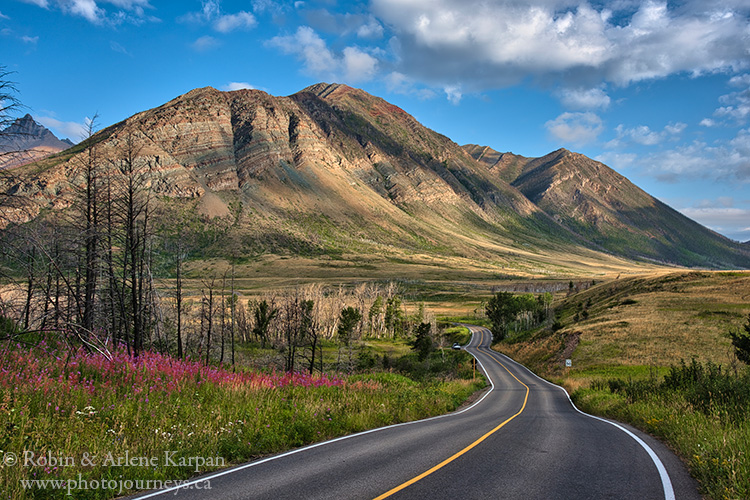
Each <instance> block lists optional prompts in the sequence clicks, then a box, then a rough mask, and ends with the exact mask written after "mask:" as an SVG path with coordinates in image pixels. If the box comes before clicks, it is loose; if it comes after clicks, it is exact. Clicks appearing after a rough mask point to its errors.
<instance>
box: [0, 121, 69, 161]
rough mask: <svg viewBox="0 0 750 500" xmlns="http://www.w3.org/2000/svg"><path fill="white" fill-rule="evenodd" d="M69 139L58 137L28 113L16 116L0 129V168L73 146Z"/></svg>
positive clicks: (38, 158)
mask: <svg viewBox="0 0 750 500" xmlns="http://www.w3.org/2000/svg"><path fill="white" fill-rule="evenodd" d="M73 145H74V144H73V142H72V141H70V140H69V139H67V138H66V139H62V140H61V139H58V138H57V136H55V134H53V133H52V131H50V130H49V129H48V128H46V127H44V126H43V125H40V124H39V123H37V122H36V120H34V118H33V117H32V116H31V115H30V114H28V113H27V114H26V115H24V116H23V117H21V118H17V119H16V120H14V121H13V123H11V124H10V125H8V126H7V127H6V128H4V129H3V130H0V154H1V155H2V165H0V168H13V167H16V166H19V165H23V164H26V163H31V162H34V161H38V160H40V159H42V158H45V157H47V156H49V155H52V154H55V153H59V152H61V151H64V150H66V149H68V148H69V147H71V146H73Z"/></svg>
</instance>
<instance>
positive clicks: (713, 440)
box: [572, 360, 750, 500]
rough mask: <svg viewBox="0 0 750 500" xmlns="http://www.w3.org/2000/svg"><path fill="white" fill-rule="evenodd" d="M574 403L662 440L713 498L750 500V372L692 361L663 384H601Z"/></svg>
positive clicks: (582, 391)
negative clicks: (678, 456) (629, 424)
mask: <svg viewBox="0 0 750 500" xmlns="http://www.w3.org/2000/svg"><path fill="white" fill-rule="evenodd" d="M572 398H573V400H574V402H575V403H576V405H578V406H579V407H580V408H581V409H582V410H584V411H589V412H592V413H598V414H604V415H606V416H609V417H612V418H616V419H619V420H624V421H627V422H630V423H632V424H634V425H636V426H637V427H640V428H642V429H644V430H646V431H648V432H650V433H652V434H654V435H656V436H659V437H662V438H664V439H665V440H666V441H667V442H669V443H670V444H671V445H672V446H673V447H675V449H676V450H677V452H678V453H679V454H680V455H682V456H683V457H686V458H688V460H689V467H690V470H691V473H692V474H693V476H694V477H695V478H696V479H698V481H699V482H700V485H701V488H702V490H703V492H704V493H705V494H706V495H708V496H709V497H710V498H713V499H717V500H718V499H745V498H750V421H749V420H748V415H750V371H745V372H743V373H733V372H730V371H727V370H725V369H722V368H721V367H720V366H718V365H716V364H713V363H710V362H709V363H706V364H702V363H699V362H697V361H695V360H693V361H692V362H691V363H689V364H686V363H681V364H680V365H679V366H674V367H672V368H671V369H670V370H669V372H668V373H667V374H666V375H665V376H664V377H663V378H662V379H659V378H658V377H649V378H648V379H639V380H633V379H630V380H622V379H609V380H601V381H599V382H595V383H593V384H592V387H591V388H588V389H579V390H577V391H575V392H574V393H573V394H572Z"/></svg>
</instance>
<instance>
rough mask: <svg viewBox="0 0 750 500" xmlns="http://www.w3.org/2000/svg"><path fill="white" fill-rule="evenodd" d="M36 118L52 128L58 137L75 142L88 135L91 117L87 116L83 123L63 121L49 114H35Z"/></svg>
mask: <svg viewBox="0 0 750 500" xmlns="http://www.w3.org/2000/svg"><path fill="white" fill-rule="evenodd" d="M34 120H36V121H37V122H38V123H41V124H42V125H44V126H45V127H47V128H48V129H50V130H52V131H53V132H54V134H55V135H56V136H57V137H58V138H60V139H65V138H68V139H70V140H71V141H73V142H78V141H81V140H82V139H84V138H85V137H86V135H87V133H88V123H89V122H90V119H89V118H85V119H84V121H83V122H82V123H78V122H63V121H60V120H58V119H56V118H52V117H49V116H35V117H34Z"/></svg>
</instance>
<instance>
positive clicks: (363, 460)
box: [133, 327, 701, 500]
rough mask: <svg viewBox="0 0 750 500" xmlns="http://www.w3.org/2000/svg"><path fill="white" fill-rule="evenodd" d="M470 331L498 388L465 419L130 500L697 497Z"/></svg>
mask: <svg viewBox="0 0 750 500" xmlns="http://www.w3.org/2000/svg"><path fill="white" fill-rule="evenodd" d="M472 330H473V332H474V335H473V337H472V341H471V342H470V344H469V346H467V348H466V349H467V350H468V351H469V352H470V353H472V354H473V355H475V356H476V357H477V359H478V360H479V362H480V365H481V366H482V368H483V369H484V371H485V373H486V374H487V376H488V378H489V379H490V380H491V381H492V384H493V387H492V390H491V391H489V392H488V393H486V394H485V396H484V397H483V398H482V399H481V400H480V401H479V402H477V403H475V404H474V405H473V406H471V407H469V408H467V409H465V410H462V411H460V412H456V413H452V414H449V415H444V416H441V417H436V418H432V419H427V420H422V421H419V422H411V423H408V424H400V425H395V426H390V427H385V428H381V429H376V430H373V431H368V432H364V433H360V434H355V435H351V436H346V437H344V438H339V439H334V440H331V441H327V442H324V443H319V444H316V445H311V446H308V447H305V448H300V449H297V450H293V451H291V452H288V453H283V454H280V455H276V456H272V457H269V458H266V459H262V460H257V461H255V462H251V463H248V464H244V465H241V466H238V467H235V468H233V469H228V470H225V471H222V472H218V473H215V474H211V475H206V476H203V477H201V478H200V479H199V480H197V481H196V482H201V481H202V482H203V486H204V487H205V482H206V481H209V482H210V488H211V489H210V490H208V489H202V490H201V489H191V488H190V485H189V484H188V485H183V486H182V488H181V489H179V490H163V491H155V492H151V493H147V494H142V495H139V496H136V497H133V498H140V499H146V498H168V496H174V495H175V494H176V495H177V497H178V498H187V499H193V498H222V499H247V498H268V499H271V498H273V499H276V498H320V499H329V498H357V499H360V498H431V499H432V498H435V499H443V498H444V499H454V498H483V499H484V498H505V499H516V498H519V499H520V498H523V499H540V500H541V499H544V500H548V499H551V498H557V499H571V498H575V499H592V500H594V499H597V500H598V499H602V498H608V499H632V498H638V499H662V498H666V499H673V498H679V499H688V500H692V499H696V500H698V499H700V498H701V497H700V495H699V494H698V492H697V487H696V485H695V483H694V481H692V480H691V479H690V477H689V476H688V474H687V472H686V470H685V469H684V466H683V465H682V463H681V462H680V461H679V460H678V459H677V458H676V457H675V456H674V455H673V454H672V453H671V452H670V451H668V450H667V449H666V448H665V447H663V446H662V445H660V444H659V443H658V442H655V441H654V440H652V439H651V438H649V437H647V436H643V435H641V434H639V433H637V431H633V430H630V431H628V432H625V431H624V426H621V427H617V426H615V425H612V424H611V423H609V422H606V421H603V420H601V419H598V418H595V417H591V416H588V415H584V414H582V413H580V412H579V411H577V410H576V409H575V408H574V407H573V406H572V405H571V403H570V401H569V399H568V397H567V394H566V393H565V392H564V391H563V390H562V389H560V388H559V387H557V386H553V385H552V384H549V383H547V382H545V381H543V380H541V379H539V378H537V377H536V376H535V375H533V374H532V373H531V372H529V371H528V370H527V369H525V368H524V367H522V366H521V365H518V364H517V363H515V362H513V361H511V360H510V359H508V358H506V357H504V356H502V355H500V354H498V353H496V352H494V351H491V350H490V349H489V344H490V336H489V332H488V331H487V330H486V329H483V328H477V327H472ZM618 425H619V424H618ZM629 433H633V434H629ZM635 435H638V436H639V437H638V439H639V440H643V441H645V443H648V445H646V444H645V443H643V444H640V443H639V442H638V441H637V440H636V439H634V436H635ZM657 465H659V467H662V468H663V473H662V474H660V472H659V469H658V468H657ZM672 492H673V493H672Z"/></svg>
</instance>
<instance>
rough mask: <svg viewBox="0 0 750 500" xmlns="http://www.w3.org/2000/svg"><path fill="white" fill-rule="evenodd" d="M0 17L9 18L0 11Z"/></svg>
mask: <svg viewBox="0 0 750 500" xmlns="http://www.w3.org/2000/svg"><path fill="white" fill-rule="evenodd" d="M0 19H10V17H8V16H6V15H5V14H3V13H2V12H0Z"/></svg>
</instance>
